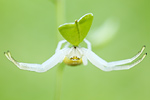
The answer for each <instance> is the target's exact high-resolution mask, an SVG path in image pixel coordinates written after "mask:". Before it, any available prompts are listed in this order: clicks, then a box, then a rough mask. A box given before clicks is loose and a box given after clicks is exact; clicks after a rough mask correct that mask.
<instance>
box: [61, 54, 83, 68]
mask: <svg viewBox="0 0 150 100" xmlns="http://www.w3.org/2000/svg"><path fill="white" fill-rule="evenodd" d="M63 62H64V63H65V64H67V65H70V66H76V65H80V64H82V58H78V57H77V56H74V57H72V58H68V57H65V58H64V60H63Z"/></svg>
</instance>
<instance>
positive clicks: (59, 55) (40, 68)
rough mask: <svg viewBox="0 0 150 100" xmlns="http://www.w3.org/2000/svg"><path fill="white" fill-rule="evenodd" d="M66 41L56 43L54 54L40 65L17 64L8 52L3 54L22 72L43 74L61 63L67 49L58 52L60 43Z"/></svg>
mask: <svg viewBox="0 0 150 100" xmlns="http://www.w3.org/2000/svg"><path fill="white" fill-rule="evenodd" d="M65 42H66V41H64V40H63V41H60V42H59V43H58V46H57V49H56V53H55V54H54V55H53V56H52V57H51V58H49V59H48V60H47V61H45V62H44V63H42V64H30V63H22V62H17V61H16V60H14V58H13V57H12V56H11V54H10V52H9V51H7V52H5V53H4V54H5V56H6V57H7V59H9V60H10V61H11V62H12V63H14V64H15V65H16V66H17V67H18V68H20V69H23V70H29V71H35V72H45V71H47V70H49V69H51V68H52V67H54V66H55V65H56V64H58V63H59V62H62V61H63V59H64V57H65V55H66V53H67V51H68V49H69V48H63V49H61V50H60V48H61V45H62V43H65Z"/></svg>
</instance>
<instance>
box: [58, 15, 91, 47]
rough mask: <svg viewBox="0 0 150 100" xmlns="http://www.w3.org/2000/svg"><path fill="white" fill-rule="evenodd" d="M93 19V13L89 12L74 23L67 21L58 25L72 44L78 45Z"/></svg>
mask: <svg viewBox="0 0 150 100" xmlns="http://www.w3.org/2000/svg"><path fill="white" fill-rule="evenodd" d="M92 21H93V14H92V13H88V14H85V15H84V16H82V17H81V18H80V19H79V20H75V22H74V23H65V24H63V25H60V26H59V27H58V30H59V32H60V33H61V35H62V36H63V37H64V38H65V39H66V40H67V41H68V42H69V43H71V44H72V45H74V46H78V45H79V43H81V42H82V41H83V39H84V38H85V37H86V35H87V33H88V32H89V30H90V27H91V25H92Z"/></svg>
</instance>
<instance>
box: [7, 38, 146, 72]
mask: <svg viewBox="0 0 150 100" xmlns="http://www.w3.org/2000/svg"><path fill="white" fill-rule="evenodd" d="M65 42H67V41H66V40H62V41H60V42H59V43H58V46H57V48H56V51H55V54H54V55H53V56H52V57H51V58H49V59H48V60H47V61H45V62H44V63H42V64H29V63H21V62H17V61H15V60H14V59H13V58H12V56H11V54H10V52H9V51H8V52H5V56H6V57H7V58H8V59H9V60H10V61H11V62H13V63H14V64H15V65H16V66H17V67H19V68H20V69H23V70H30V71H35V72H45V71H47V70H49V69H51V68H52V67H54V66H55V65H56V64H58V63H60V62H62V61H63V62H64V63H66V64H68V65H71V66H75V65H80V64H82V63H83V65H87V64H88V60H89V61H90V62H91V63H92V64H93V65H95V66H96V67H98V68H99V69H101V70H103V71H112V70H125V69H130V68H132V67H133V66H135V65H137V64H138V63H140V62H141V61H142V60H143V59H144V58H145V56H146V55H147V53H145V54H144V55H143V57H142V58H141V59H139V60H138V61H136V62H135V63H132V64H130V65H124V64H128V63H131V62H132V61H133V60H135V59H136V58H137V57H139V56H140V55H141V53H142V52H143V50H144V49H145V46H143V48H142V49H141V51H140V52H139V53H138V54H137V55H135V56H134V57H132V58H130V59H126V60H120V61H113V62H106V61H105V60H103V59H102V58H100V57H99V56H97V55H96V54H95V53H94V52H93V51H91V43H90V42H89V41H88V40H86V39H84V42H85V43H86V44H87V48H83V47H76V46H73V47H71V48H70V47H69V43H67V44H66V45H65V46H64V48H63V49H61V46H62V44H63V43H65Z"/></svg>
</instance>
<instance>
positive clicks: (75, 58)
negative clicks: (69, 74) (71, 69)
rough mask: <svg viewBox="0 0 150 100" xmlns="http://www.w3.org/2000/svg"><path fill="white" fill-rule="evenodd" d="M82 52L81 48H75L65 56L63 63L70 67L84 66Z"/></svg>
mask: <svg viewBox="0 0 150 100" xmlns="http://www.w3.org/2000/svg"><path fill="white" fill-rule="evenodd" d="M82 56H83V54H82V51H81V50H80V49H79V47H76V46H73V47H72V48H71V49H70V51H69V52H68V53H67V55H66V56H65V58H64V60H63V62H64V63H65V64H67V65H70V66H76V65H80V64H82Z"/></svg>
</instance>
